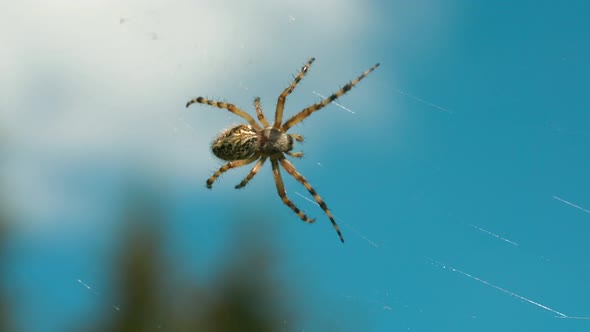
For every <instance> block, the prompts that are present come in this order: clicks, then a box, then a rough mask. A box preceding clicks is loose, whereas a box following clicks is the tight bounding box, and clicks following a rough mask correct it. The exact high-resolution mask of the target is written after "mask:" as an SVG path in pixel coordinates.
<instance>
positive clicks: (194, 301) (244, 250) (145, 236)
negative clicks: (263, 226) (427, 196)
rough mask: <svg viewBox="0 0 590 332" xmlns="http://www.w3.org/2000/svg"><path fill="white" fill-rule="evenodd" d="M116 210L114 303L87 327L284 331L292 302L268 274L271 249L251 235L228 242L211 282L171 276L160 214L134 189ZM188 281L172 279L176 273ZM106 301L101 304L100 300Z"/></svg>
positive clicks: (155, 206) (171, 270) (92, 329)
mask: <svg viewBox="0 0 590 332" xmlns="http://www.w3.org/2000/svg"><path fill="white" fill-rule="evenodd" d="M142 197H143V198H141V199H140V200H136V201H134V202H132V203H131V204H130V205H129V209H127V210H126V212H125V213H124V218H123V219H124V225H125V226H124V227H125V228H126V230H125V231H124V232H123V237H122V238H121V239H119V240H120V241H121V242H120V246H119V247H118V250H117V252H118V253H120V257H118V258H117V259H116V262H115V263H114V266H113V268H112V271H113V280H114V284H115V285H114V287H115V291H116V293H117V294H116V295H115V297H116V298H115V299H114V301H115V303H117V307H118V308H119V310H114V309H112V310H108V311H106V312H104V313H103V314H102V315H101V317H100V319H99V321H98V322H96V323H94V324H93V326H90V325H86V324H84V326H86V327H87V328H85V329H84V330H89V331H121V332H122V331H260V332H264V331H281V330H285V331H287V330H291V328H290V327H292V326H293V325H292V324H293V320H294V314H293V310H292V308H293V307H294V306H293V305H292V303H291V301H290V300H289V299H290V298H291V296H290V295H289V291H288V287H282V286H281V285H280V282H278V281H277V280H274V279H273V277H272V275H273V274H272V270H273V262H274V260H273V259H274V258H275V257H273V256H271V255H269V253H270V252H275V251H274V250H273V249H271V248H269V244H268V243H266V242H265V241H264V240H262V239H260V238H258V237H257V236H253V235H252V234H246V235H244V234H237V236H236V237H237V239H236V241H231V242H229V244H228V245H229V246H232V248H230V249H232V250H229V251H228V252H232V253H235V254H234V255H233V256H232V257H230V258H229V259H228V260H227V261H226V262H225V264H224V268H222V269H221V271H219V272H218V275H217V277H216V278H215V281H214V282H209V283H203V282H197V280H194V278H193V279H190V278H187V277H186V276H178V275H176V276H175V273H176V272H175V271H178V269H175V268H173V267H171V266H168V264H167V263H166V261H165V259H164V257H165V255H164V254H163V250H162V249H163V244H164V243H163V241H164V240H163V239H164V237H163V235H162V234H164V233H163V229H164V227H165V225H166V220H165V218H164V217H163V214H161V210H160V209H159V208H158V205H157V204H156V202H154V201H153V200H150V199H149V198H146V197H145V196H142ZM187 279H189V280H191V281H190V282H188V283H186V282H178V283H176V282H175V281H178V280H187ZM105 307H108V306H105Z"/></svg>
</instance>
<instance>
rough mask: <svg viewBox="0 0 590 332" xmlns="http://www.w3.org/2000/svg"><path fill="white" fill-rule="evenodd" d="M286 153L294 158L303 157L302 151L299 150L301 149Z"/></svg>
mask: <svg viewBox="0 0 590 332" xmlns="http://www.w3.org/2000/svg"><path fill="white" fill-rule="evenodd" d="M286 154H288V155H290V156H291V157H295V158H302V157H303V152H301V151H297V152H286Z"/></svg>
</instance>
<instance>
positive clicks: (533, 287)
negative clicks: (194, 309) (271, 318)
mask: <svg viewBox="0 0 590 332" xmlns="http://www.w3.org/2000/svg"><path fill="white" fill-rule="evenodd" d="M589 6H590V5H588V4H587V3H586V2H584V1H568V2H562V3H558V2H556V1H540V2H535V3H532V2H529V1H494V2H475V1H429V0H423V1H411V2H410V1H372V2H362V1H353V0H350V1H346V4H343V3H342V2H340V1H282V2H276V1H254V2H249V4H248V5H245V4H241V2H238V1H230V0H226V1H216V2H207V1H178V2H175V3H174V4H171V3H169V2H163V1H148V2H145V1H130V2H126V3H124V4H122V3H119V2H116V1H106V2H105V1H87V2H79V3H76V4H72V3H70V2H69V1H56V2H52V4H47V3H45V2H35V1H29V2H20V3H18V4H13V5H11V7H10V8H8V9H7V10H3V14H2V21H4V22H7V23H8V26H10V27H12V30H11V31H8V30H7V31H4V32H3V34H4V36H3V37H4V39H5V44H6V45H7V47H3V49H4V50H3V53H4V54H3V56H2V59H1V60H0V70H1V72H2V73H3V75H2V76H3V79H2V80H0V85H2V87H1V88H2V91H3V98H2V100H0V109H1V110H2V113H1V115H0V116H1V117H2V121H1V127H0V128H1V130H2V136H1V137H2V139H3V141H4V143H3V144H4V147H3V148H4V150H5V152H4V153H3V155H4V156H5V157H4V158H3V178H4V180H5V181H4V182H5V186H6V187H5V188H9V189H8V195H7V196H8V198H7V199H8V203H9V206H10V210H11V212H12V213H13V215H14V216H15V218H14V219H15V223H14V224H12V225H10V226H11V233H10V234H11V238H10V239H9V240H8V251H7V255H6V258H7V262H8V263H9V265H8V266H9V268H8V270H7V274H6V276H7V280H8V286H9V287H10V288H11V289H13V290H14V291H15V292H17V293H18V294H19V296H18V300H15V303H14V305H15V307H16V308H17V309H18V312H19V315H18V316H17V319H18V323H19V327H20V329H21V330H23V331H60V330H63V328H64V327H66V326H69V325H68V324H70V323H71V322H72V321H75V320H76V319H77V318H79V317H81V316H88V317H92V315H93V314H95V313H96V312H98V311H99V309H98V307H99V306H100V303H101V298H100V296H99V295H95V294H94V293H93V292H90V291H88V290H87V289H86V288H84V287H83V286H82V285H81V284H80V283H78V282H77V280H78V279H80V280H82V281H84V282H85V283H87V284H88V285H92V287H93V289H95V290H96V291H97V292H99V293H101V294H102V293H105V294H108V293H112V292H113V290H112V289H111V287H112V285H110V284H109V283H108V273H109V271H108V269H109V268H110V267H111V266H112V264H110V263H111V259H112V257H113V255H115V254H116V252H115V251H116V250H117V249H116V248H117V245H116V244H117V238H118V236H119V235H120V233H121V226H120V225H118V224H117V222H116V220H117V218H116V216H117V215H118V212H119V209H120V207H121V205H122V200H123V196H124V192H125V188H127V186H128V185H129V183H131V182H133V183H141V184H142V186H145V187H147V188H149V189H150V190H152V191H155V192H157V193H158V197H160V199H161V200H162V203H163V205H164V206H166V215H167V218H168V220H169V223H168V224H167V227H166V229H165V233H166V238H167V239H168V241H167V242H166V250H167V255H168V256H167V257H170V259H171V263H172V264H173V265H175V266H179V267H182V268H183V269H186V270H188V271H193V272H194V273H196V274H205V275H209V274H212V272H210V271H214V270H215V269H216V268H217V267H218V266H219V265H220V263H219V262H220V261H223V260H224V258H225V257H231V256H232V252H231V251H230V248H232V247H231V246H230V245H229V241H231V239H232V234H233V231H234V230H235V229H240V228H244V227H246V228H247V227H248V225H243V224H238V225H236V223H237V222H239V221H241V220H247V219H248V218H256V217H262V218H264V219H266V220H267V221H268V223H266V224H265V223H263V224H256V225H252V227H260V230H259V232H260V233H261V234H264V235H265V236H267V237H269V239H270V241H271V242H272V244H273V246H274V248H275V249H274V250H277V252H278V253H280V255H281V257H282V259H281V260H280V264H279V266H278V267H277V268H278V270H279V271H280V275H281V276H282V281H283V282H284V283H285V284H286V285H290V287H292V289H293V290H295V291H297V292H298V294H299V296H300V297H301V298H302V301H303V302H304V303H306V307H308V308H309V312H306V317H308V319H307V320H304V321H302V322H299V325H300V326H301V328H302V329H305V330H306V331H313V330H318V329H320V328H319V326H320V325H321V324H328V325H329V326H336V327H342V328H343V327H347V328H349V329H352V330H369V331H500V330H501V331H523V330H525V331H532V330H534V331H587V330H588V329H589V328H590V320H583V319H573V318H572V317H587V316H590V302H588V300H587V299H588V298H590V288H589V287H588V286H589V285H590V264H589V263H588V260H587V259H586V252H588V250H589V249H590V248H589V246H590V245H589V244H588V241H587V239H586V236H585V235H586V234H588V233H589V232H590V212H589V211H588V210H590V195H589V193H588V188H590V176H588V169H590V157H589V156H588V153H587V151H588V149H589V148H588V142H589V141H590V129H589V126H588V124H589V123H590V115H589V114H590V113H589V112H588V109H589V108H590V102H589V101H588V98H586V94H587V91H586V86H587V82H586V81H587V78H588V77H589V76H590V66H588V63H587V59H588V58H590V46H588V43H587V33H586V31H589V30H590V27H589V26H588V25H589V23H588V21H587V17H586V16H587V15H586V14H585V13H587V12H588V10H589V9H590V8H589ZM312 56H313V57H315V58H316V62H315V63H314V64H313V66H312V67H311V70H310V71H309V73H308V75H307V76H306V78H305V79H304V80H303V81H302V82H301V84H300V85H299V86H298V87H297V89H296V90H295V91H294V93H293V94H292V95H291V96H289V99H288V101H287V106H286V110H285V112H286V113H287V114H294V113H295V112H297V111H299V110H300V109H302V108H303V107H305V106H307V105H309V104H311V103H313V102H316V101H318V100H319V97H318V96H317V94H322V95H328V94H329V93H330V92H332V91H334V90H336V89H338V88H339V87H340V86H342V85H343V84H345V83H346V82H347V81H348V80H350V79H352V78H354V77H356V76H358V75H359V74H360V73H361V72H363V71H364V70H366V69H367V68H369V67H370V66H372V65H373V64H374V63H376V62H380V63H381V67H379V68H378V69H377V70H376V71H375V72H373V73H372V74H371V75H369V76H368V77H367V78H366V79H364V80H363V81H362V82H361V83H360V84H359V85H358V86H357V87H355V88H354V89H353V90H352V91H351V92H350V93H349V94H347V95H346V96H344V97H343V98H341V99H339V100H338V102H339V103H340V104H341V105H342V106H344V107H346V108H347V109H348V110H346V109H343V108H341V107H338V106H336V105H331V106H329V107H327V108H326V109H324V110H322V111H321V112H318V113H316V114H314V115H313V116H312V117H310V118H309V119H308V120H307V121H305V122H304V123H303V124H301V125H298V126H297V127H295V128H294V129H293V132H297V133H300V134H302V135H304V136H305V142H304V143H303V144H302V145H301V146H300V149H301V150H302V151H304V153H305V157H304V158H303V159H301V160H294V161H293V163H294V164H295V166H296V167H297V168H298V170H299V171H300V172H301V173H302V174H304V175H305V176H306V177H307V179H308V180H309V181H310V182H311V184H312V185H313V186H314V187H315V188H316V189H317V191H318V192H319V193H320V195H321V196H322V197H323V198H324V199H325V201H326V202H327V204H328V206H329V207H330V208H331V209H332V210H333V212H334V214H335V215H336V217H337V221H338V222H339V223H340V225H341V229H342V232H343V234H344V237H345V239H346V243H345V244H344V245H343V244H341V243H340V242H339V241H338V238H337V236H336V234H335V232H334V231H333V229H332V226H331V225H330V223H329V220H328V219H327V218H326V217H325V215H324V214H323V212H322V210H321V209H319V207H317V206H315V205H313V204H312V203H310V202H309V201H308V200H306V198H309V195H308V194H307V193H306V191H305V189H304V188H303V187H302V186H300V185H299V184H298V183H297V182H296V181H294V180H292V179H285V183H286V186H287V191H288V194H289V195H290V197H291V198H292V200H293V201H294V202H295V204H296V205H298V206H299V207H301V208H302V209H303V210H304V211H305V212H306V213H307V214H308V215H310V216H312V217H316V218H317V222H316V223H315V224H314V225H307V224H305V223H303V222H301V221H300V220H299V219H298V218H297V216H295V215H294V214H293V213H292V212H291V211H290V210H289V209H288V208H287V207H285V206H283V205H282V203H281V201H280V199H279V198H278V196H277V195H276V189H275V187H274V184H273V181H272V176H271V170H270V165H269V164H268V163H267V165H265V166H264V168H263V169H262V170H261V171H260V173H259V175H258V176H257V177H256V178H255V179H254V180H253V181H252V182H251V183H250V184H249V185H248V186H247V187H246V188H244V189H243V190H235V189H233V187H234V185H235V184H237V183H238V182H239V181H240V180H241V178H242V177H243V176H245V174H246V173H247V171H248V170H247V169H240V170H235V171H232V172H229V173H228V174H226V175H224V176H222V177H221V178H220V179H219V180H218V181H217V182H216V183H215V185H214V188H213V190H211V191H210V190H207V189H206V188H205V185H204V184H205V180H206V179H207V178H208V177H209V176H210V175H211V174H212V173H213V172H214V171H215V170H216V169H217V168H218V167H219V166H220V165H221V162H220V161H218V160H216V159H215V158H214V156H213V155H212V153H211V152H209V146H210V142H211V140H212V139H213V138H214V137H215V135H217V134H218V133H219V132H220V130H222V129H224V128H228V127H230V126H231V125H234V124H237V123H240V122H241V119H240V118H238V117H236V116H234V115H232V114H230V113H229V112H224V111H222V110H218V109H214V108H210V107H205V106H200V105H193V106H191V108H190V109H186V108H184V105H185V103H186V102H187V101H188V100H189V99H191V98H194V97H197V96H206V97H209V98H213V99H222V100H226V101H229V102H232V103H235V104H236V105H238V106H240V107H242V108H243V109H245V110H247V111H248V112H250V113H251V114H253V111H254V110H253V107H252V100H253V98H254V97H255V96H260V97H261V99H262V106H263V109H264V110H265V111H266V114H267V115H268V116H271V115H272V114H273V109H274V103H275V101H276V98H277V96H278V95H279V94H280V92H281V91H282V89H283V88H284V87H286V86H287V84H289V82H290V79H291V78H292V75H294V74H296V72H297V71H298V70H299V68H300V67H301V65H302V64H304V63H305V62H306V61H307V60H308V59H309V58H310V57H312ZM349 110H350V111H352V112H350V111H349ZM283 173H285V172H283ZM300 195H303V197H302V196H300ZM196 253H198V254H196ZM205 271H207V272H205ZM213 274H214V273H213ZM559 317H561V318H559ZM319 322H322V323H319Z"/></svg>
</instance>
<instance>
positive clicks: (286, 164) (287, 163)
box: [279, 157, 344, 242]
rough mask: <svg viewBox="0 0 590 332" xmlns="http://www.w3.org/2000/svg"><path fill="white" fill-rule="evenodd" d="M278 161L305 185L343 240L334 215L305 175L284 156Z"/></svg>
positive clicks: (342, 239)
mask: <svg viewBox="0 0 590 332" xmlns="http://www.w3.org/2000/svg"><path fill="white" fill-rule="evenodd" d="M279 161H280V163H281V166H283V168H284V169H285V170H286V171H287V172H288V173H289V174H291V176H292V177H294V178H295V180H297V181H299V183H301V184H302V185H303V186H304V187H305V189H307V191H309V193H310V194H311V195H312V196H313V198H314V199H315V201H316V202H318V204H319V205H320V207H321V208H322V210H324V212H325V213H326V215H327V216H328V218H330V221H331V222H332V226H334V229H335V230H336V233H338V236H339V237H340V241H342V242H344V238H343V237H342V233H341V232H340V227H338V224H337V223H336V221H335V220H334V217H333V216H332V212H330V210H329V209H328V206H327V205H326V203H325V202H324V200H323V199H322V198H321V197H320V195H318V193H317V192H316V191H315V189H313V187H312V186H311V185H310V184H309V182H307V180H306V179H305V177H303V175H301V173H299V172H298V171H297V169H296V168H295V166H293V164H291V162H290V161H288V160H287V159H285V158H284V157H283V158H281V159H279Z"/></svg>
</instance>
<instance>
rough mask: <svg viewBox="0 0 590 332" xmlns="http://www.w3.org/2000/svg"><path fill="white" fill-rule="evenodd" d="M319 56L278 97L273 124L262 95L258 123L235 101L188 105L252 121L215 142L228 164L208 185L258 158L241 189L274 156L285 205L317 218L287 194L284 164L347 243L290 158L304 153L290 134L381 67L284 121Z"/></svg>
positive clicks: (257, 104)
mask: <svg viewBox="0 0 590 332" xmlns="http://www.w3.org/2000/svg"><path fill="white" fill-rule="evenodd" d="M314 60H315V59H314V58H311V59H309V61H308V62H307V63H306V64H305V65H304V66H303V67H302V68H301V70H300V71H299V74H298V75H297V76H295V78H294V79H293V81H292V82H291V84H290V85H289V86H288V87H287V88H286V89H285V90H284V91H283V92H282V93H281V95H280V96H279V98H278V101H277V106H276V111H275V121H274V123H273V124H272V125H271V124H270V123H269V122H268V121H267V119H266V118H265V116H264V114H263V112H262V108H261V106H260V98H259V97H257V98H255V99H254V108H255V109H256V115H257V117H258V120H259V121H260V123H261V124H262V126H261V125H260V124H258V123H257V122H256V121H255V120H254V119H253V118H252V117H251V116H250V115H248V113H246V112H244V111H243V110H241V109H240V108H238V107H236V106H235V105H233V104H229V103H226V102H223V101H214V100H209V99H207V98H204V97H198V98H195V99H192V100H190V101H189V102H188V103H187V104H186V107H189V106H190V105H192V104H194V103H199V104H207V105H210V106H214V107H217V108H221V109H226V110H228V111H230V112H232V113H234V114H236V115H238V116H240V117H242V118H243V119H244V120H246V121H247V122H248V124H241V125H238V126H235V127H232V128H230V129H227V130H225V131H223V132H222V133H221V134H220V135H219V136H218V137H217V138H216V139H215V140H214V141H213V144H212V146H211V149H212V150H213V154H215V156H217V157H218V158H220V159H222V160H225V161H227V163H226V164H224V165H223V166H221V168H219V170H217V171H216V172H215V173H214V174H213V175H212V176H211V177H210V178H209V179H208V180H207V188H209V189H211V187H212V186H213V182H215V180H216V179H217V178H218V177H219V176H220V175H221V174H223V173H224V172H227V171H229V170H230V169H232V168H237V167H242V166H245V165H248V164H251V163H253V162H255V161H258V162H257V163H256V164H255V165H254V167H252V169H251V170H250V173H248V175H247V176H246V177H245V178H244V179H243V180H242V182H240V183H239V184H238V185H237V186H236V187H235V188H236V189H240V188H243V187H245V186H246V185H247V184H248V182H249V181H250V180H252V178H253V177H254V176H255V175H256V174H257V173H258V171H259V170H260V168H261V167H262V165H263V164H264V162H265V161H266V160H267V159H270V163H271V165H272V173H273V177H274V180H275V183H276V187H277V192H278V194H279V196H280V197H281V200H282V201H283V203H284V204H285V205H287V206H288V207H289V208H291V210H293V212H295V213H296V214H297V215H298V216H299V218H301V220H303V221H304V222H306V223H313V222H315V219H310V218H308V217H307V215H305V213H303V212H302V211H301V210H299V208H297V207H296V206H295V204H293V202H292V201H291V200H290V199H289V197H287V193H286V191H285V185H284V184H283V179H282V177H281V171H280V167H279V165H280V166H282V167H283V168H284V169H285V170H286V171H287V173H289V175H291V176H292V177H293V178H295V180H297V181H298V182H299V183H301V184H302V185H303V186H304V187H305V189H307V191H309V193H310V194H311V195H312V196H313V198H314V199H315V200H316V202H317V203H318V204H319V206H320V207H321V208H322V210H324V212H325V213H326V215H327V216H328V218H329V219H330V221H331V222H332V226H334V229H335V230H336V233H338V236H339V237H340V241H342V242H344V238H343V237H342V233H341V232H340V228H339V227H338V224H337V223H336V221H335V220H334V217H333V216H332V213H331V212H330V210H329V209H328V206H327V205H326V203H325V202H324V200H323V199H322V198H321V197H320V195H318V193H317V192H316V191H315V189H314V188H313V187H312V186H311V185H310V184H309V182H308V181H307V180H306V179H305V177H304V176H303V175H301V173H299V172H298V171H297V169H296V168H295V166H293V164H292V163H291V162H290V161H289V160H287V158H286V157H285V154H286V155H288V156H291V157H295V158H301V157H303V153H302V152H300V151H298V152H293V151H292V150H293V143H294V140H295V141H297V142H303V136H301V135H299V134H291V133H289V134H288V133H287V131H289V129H291V127H293V126H294V125H296V124H298V123H299V122H301V121H302V120H304V119H305V118H307V117H308V116H310V115H311V114H312V113H314V112H316V111H319V110H320V109H322V108H324V107H325V106H326V105H328V104H329V103H331V102H333V101H334V100H336V99H338V98H339V97H341V96H342V95H344V94H345V93H347V92H348V91H349V90H350V89H352V87H354V86H355V85H356V84H357V83H358V82H360V80H362V79H363V78H365V77H366V76H367V75H369V74H370V73H371V72H372V71H373V70H375V69H376V68H377V67H379V63H377V64H375V65H374V66H373V67H371V68H369V69H368V70H367V71H365V72H364V73H362V74H361V75H360V76H359V77H357V78H356V79H354V80H352V81H350V82H348V83H347V84H346V85H344V86H343V87H342V88H341V89H340V90H338V91H336V92H334V93H333V94H332V95H330V96H329V97H328V98H326V99H324V100H322V101H320V102H319V103H316V104H313V105H311V106H309V107H307V108H305V109H303V110H302V111H300V112H299V113H297V114H295V115H294V116H292V117H291V118H290V119H289V120H287V121H286V122H285V123H282V121H283V109H284V108H285V101H286V99H287V96H288V95H289V94H291V92H293V90H294V89H295V87H296V86H297V84H298V83H299V82H300V81H301V79H303V77H304V76H305V74H307V71H308V70H309V67H310V66H311V64H312V63H313V61H314Z"/></svg>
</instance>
